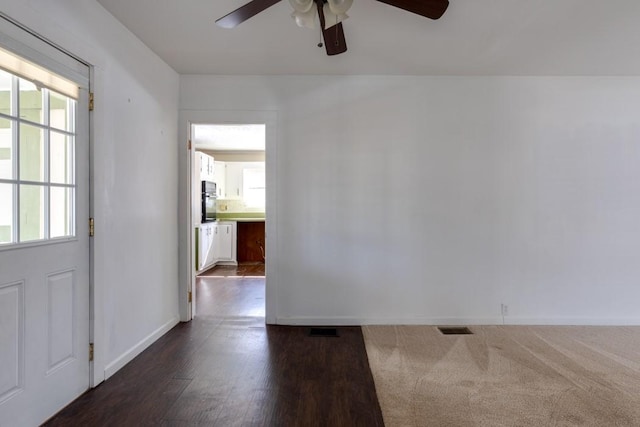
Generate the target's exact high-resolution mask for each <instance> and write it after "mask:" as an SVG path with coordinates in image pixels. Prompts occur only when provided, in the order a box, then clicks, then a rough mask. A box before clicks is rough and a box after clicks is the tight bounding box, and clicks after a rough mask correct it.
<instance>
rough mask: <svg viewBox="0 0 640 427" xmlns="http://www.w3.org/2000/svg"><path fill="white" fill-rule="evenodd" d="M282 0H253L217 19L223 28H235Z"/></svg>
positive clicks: (217, 22)
mask: <svg viewBox="0 0 640 427" xmlns="http://www.w3.org/2000/svg"><path fill="white" fill-rule="evenodd" d="M280 1H281V0H253V1H250V2H249V3H247V4H245V5H244V6H242V7H240V8H238V9H236V10H234V11H233V12H231V13H229V14H227V15H225V16H223V17H222V18H220V19H218V20H216V24H217V25H218V26H219V27H222V28H234V27H237V26H238V25H240V24H242V23H243V22H244V21H246V20H247V19H249V18H251V17H252V16H255V15H257V14H258V13H260V12H262V11H263V10H266V9H268V8H270V7H271V6H273V5H274V4H276V3H279V2H280Z"/></svg>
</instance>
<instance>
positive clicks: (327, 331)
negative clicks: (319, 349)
mask: <svg viewBox="0 0 640 427" xmlns="http://www.w3.org/2000/svg"><path fill="white" fill-rule="evenodd" d="M309 336H310V337H339V336H340V334H338V329H337V328H311V329H309Z"/></svg>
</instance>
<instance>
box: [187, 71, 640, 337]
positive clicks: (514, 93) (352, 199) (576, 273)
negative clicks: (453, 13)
mask: <svg viewBox="0 0 640 427" xmlns="http://www.w3.org/2000/svg"><path fill="white" fill-rule="evenodd" d="M180 98H181V100H180V108H181V109H182V110H275V111H277V114H278V119H279V123H278V132H277V134H278V139H277V194H278V196H277V199H278V200H277V211H278V217H277V224H276V229H277V239H278V240H277V250H276V251H275V253H274V252H270V253H269V254H268V256H267V258H268V260H269V261H270V262H271V265H272V267H273V268H274V269H276V270H277V271H276V273H277V277H278V280H277V282H276V283H271V284H270V286H273V287H276V288H277V289H276V291H275V292H274V294H276V295H277V304H274V306H275V307H277V312H276V313H275V317H276V318H277V322H279V323H294V324H295V323H336V324H341V323H343V324H348V323H501V322H502V321H503V319H502V316H501V311H500V307H501V304H502V303H504V304H507V305H508V307H509V313H508V315H507V316H506V317H505V319H504V321H505V322H506V323H559V324H563V323H579V324H588V323H596V324H600V323H602V324H605V323H606V324H611V323H621V324H625V323H640V314H639V313H638V310H637V304H638V301H639V300H640V287H639V286H638V280H640V221H638V218H640V191H638V183H639V182H640V115H639V114H638V111H640V78H637V77H629V78H625V77H621V78H616V77H611V78H580V77H575V78H573V77H567V78H556V77H515V78H511V77H477V78H473V77H376V76H345V77H320V76H306V77H304V76H300V77H295V76H280V77H277V76H275V77H260V76H257V77H225V76H182V77H181V89H180ZM267 158H269V153H267ZM272 292H273V290H272Z"/></svg>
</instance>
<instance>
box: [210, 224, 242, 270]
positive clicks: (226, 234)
mask: <svg viewBox="0 0 640 427" xmlns="http://www.w3.org/2000/svg"><path fill="white" fill-rule="evenodd" d="M236 231H237V223H236V222H235V221H221V222H218V224H217V228H216V233H215V236H214V237H215V243H214V248H215V257H216V262H225V263H228V262H232V263H235V262H236V261H237V255H236V247H237V246H236V245H237V239H236Z"/></svg>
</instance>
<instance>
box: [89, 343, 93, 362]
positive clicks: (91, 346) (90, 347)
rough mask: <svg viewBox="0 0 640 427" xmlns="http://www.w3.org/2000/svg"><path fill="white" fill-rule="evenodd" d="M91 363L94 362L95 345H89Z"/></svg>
mask: <svg viewBox="0 0 640 427" xmlns="http://www.w3.org/2000/svg"><path fill="white" fill-rule="evenodd" d="M89 362H93V343H92V342H90V343H89Z"/></svg>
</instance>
